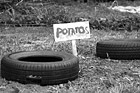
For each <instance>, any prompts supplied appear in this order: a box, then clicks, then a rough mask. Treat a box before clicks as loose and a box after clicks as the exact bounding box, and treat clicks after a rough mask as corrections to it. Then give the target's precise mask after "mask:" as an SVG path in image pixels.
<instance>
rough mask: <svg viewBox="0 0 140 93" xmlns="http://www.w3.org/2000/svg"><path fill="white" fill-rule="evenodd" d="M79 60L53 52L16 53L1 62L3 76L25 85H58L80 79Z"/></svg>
mask: <svg viewBox="0 0 140 93" xmlns="http://www.w3.org/2000/svg"><path fill="white" fill-rule="evenodd" d="M78 72H79V60H78V58H77V57H75V56H73V55H72V54H68V53H65V52H53V51H32V52H16V53H12V54H8V55H6V56H4V57H3V58H2V60H1V75H2V77H3V78H5V79H7V80H10V81H18V82H20V83H23V84H28V83H30V84H32V83H33V84H40V85H56V84H61V83H67V82H68V81H71V80H74V79H76V78H77V77H78Z"/></svg>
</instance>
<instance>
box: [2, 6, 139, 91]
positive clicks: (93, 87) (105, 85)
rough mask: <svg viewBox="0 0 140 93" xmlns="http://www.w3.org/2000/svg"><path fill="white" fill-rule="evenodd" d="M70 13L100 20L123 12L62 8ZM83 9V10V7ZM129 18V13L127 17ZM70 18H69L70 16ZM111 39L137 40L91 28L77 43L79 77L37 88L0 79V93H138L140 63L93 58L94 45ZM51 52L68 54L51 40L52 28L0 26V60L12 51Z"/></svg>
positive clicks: (132, 34) (65, 47)
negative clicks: (86, 35)
mask: <svg viewBox="0 0 140 93" xmlns="http://www.w3.org/2000/svg"><path fill="white" fill-rule="evenodd" d="M63 7H65V8H67V9H68V10H69V12H71V14H73V15H74V17H75V16H76V17H77V16H80V17H92V18H102V17H108V18H110V16H113V17H114V16H115V17H116V18H123V17H124V16H126V15H125V14H124V13H120V12H117V11H111V10H107V8H104V7H105V6H101V7H98V9H99V11H98V14H97V15H96V17H95V16H94V15H95V11H94V8H92V5H91V6H86V4H82V5H79V4H78V5H76V4H75V5H73V7H72V6H63ZM83 7H84V8H83ZM91 11H92V12H91ZM129 15H130V16H133V15H132V14H129ZM70 17H72V16H70ZM111 38H117V39H119V38H140V33H139V31H132V32H126V31H112V30H107V31H105V30H97V29H92V28H91V38H89V39H83V40H77V50H78V58H79V62H80V64H79V66H80V73H79V77H78V78H77V79H76V80H74V81H71V82H68V83H65V84H60V85H54V86H39V85H35V84H26V85H24V84H20V83H18V82H13V81H7V80H5V79H3V78H0V92H3V93H140V78H139V77H140V76H139V75H140V63H139V60H129V61H128V60H111V59H100V58H97V57H96V56H95V54H96V52H95V51H96V43H97V42H98V41H100V40H105V39H111ZM33 50H52V51H65V52H68V53H72V48H71V42H70V41H67V42H58V43H56V42H55V41H54V36H53V29H52V27H19V28H16V27H15V28H14V27H6V28H5V27H1V29H0V59H1V58H2V57H3V56H4V55H6V54H8V53H13V52H16V51H33Z"/></svg>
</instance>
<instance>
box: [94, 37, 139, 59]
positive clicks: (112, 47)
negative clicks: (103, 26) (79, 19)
mask: <svg viewBox="0 0 140 93" xmlns="http://www.w3.org/2000/svg"><path fill="white" fill-rule="evenodd" d="M96 56H97V57H100V58H110V59H116V60H135V59H140V39H130V40H128V39H125V40H123V39H114V40H105V41H99V42H97V45H96Z"/></svg>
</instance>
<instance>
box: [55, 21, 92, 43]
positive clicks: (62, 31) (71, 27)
mask: <svg viewBox="0 0 140 93" xmlns="http://www.w3.org/2000/svg"><path fill="white" fill-rule="evenodd" d="M53 29H54V37H55V41H56V42H59V41H67V40H74V39H84V38H90V28H89V21H84V22H74V23H63V24H53Z"/></svg>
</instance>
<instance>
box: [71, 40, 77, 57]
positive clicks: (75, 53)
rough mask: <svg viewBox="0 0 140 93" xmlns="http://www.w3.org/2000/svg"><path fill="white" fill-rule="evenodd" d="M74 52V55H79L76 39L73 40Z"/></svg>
mask: <svg viewBox="0 0 140 93" xmlns="http://www.w3.org/2000/svg"><path fill="white" fill-rule="evenodd" d="M72 52H73V55H74V56H76V57H77V47H76V40H72Z"/></svg>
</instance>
